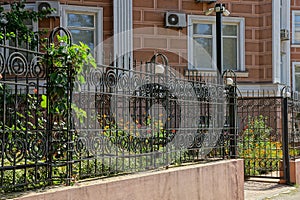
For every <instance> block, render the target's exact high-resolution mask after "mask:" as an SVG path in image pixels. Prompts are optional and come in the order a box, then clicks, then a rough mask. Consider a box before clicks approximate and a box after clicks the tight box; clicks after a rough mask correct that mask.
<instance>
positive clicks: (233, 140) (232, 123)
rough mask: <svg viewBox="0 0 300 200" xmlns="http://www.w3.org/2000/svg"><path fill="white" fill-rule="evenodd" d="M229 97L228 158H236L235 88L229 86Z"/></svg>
mask: <svg viewBox="0 0 300 200" xmlns="http://www.w3.org/2000/svg"><path fill="white" fill-rule="evenodd" d="M228 90H229V91H228V93H229V94H228V96H229V133H230V158H233V159H236V158H237V136H236V133H237V124H236V115H237V108H236V107H237V100H236V86H235V85H231V86H229V89H228Z"/></svg>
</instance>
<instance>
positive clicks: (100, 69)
mask: <svg viewBox="0 0 300 200" xmlns="http://www.w3.org/2000/svg"><path fill="white" fill-rule="evenodd" d="M61 32H63V33H64V34H65V35H69V32H68V31H67V30H65V29H61V28H58V29H55V30H54V32H52V33H51V37H50V42H51V41H52V42H54V43H55V42H56V43H55V45H66V43H68V41H69V42H71V38H69V40H67V41H65V42H61V41H56V39H55V37H54V35H55V34H60V33H61ZM69 37H71V36H70V35H69ZM7 42H9V41H8V40H2V43H1V44H0V74H1V79H0V84H1V85H0V112H1V116H0V118H1V120H0V136H1V139H0V148H1V149H0V155H1V162H0V173H1V174H0V175H1V176H0V189H1V190H2V191H4V192H11V191H15V190H24V189H30V188H37V187H44V186H47V185H53V184H71V183H72V182H74V181H78V180H80V179H84V178H88V177H89V178H91V177H106V176H110V175H115V174H123V173H133V172H137V171H146V170H151V169H155V168H159V167H167V166H170V165H178V164H180V163H183V162H195V161H203V160H205V161H209V160H218V159H225V158H228V157H232V155H233V154H234V153H233V148H232V147H233V145H234V143H232V142H229V140H230V139H232V133H233V132H232V131H228V130H226V129H227V128H226V127H225V128H224V123H227V122H226V121H227V119H228V118H227V117H225V116H226V114H228V112H227V109H228V106H229V104H227V100H228V99H227V98H226V96H227V95H228V93H226V91H227V92H228V88H227V87H224V85H222V84H221V85H219V83H220V81H219V80H217V77H216V76H214V75H211V74H210V75H205V74H199V73H196V72H188V73H187V74H186V75H182V74H180V73H178V72H177V71H175V70H173V69H172V68H171V67H170V66H169V65H168V61H167V58H166V57H165V56H164V55H162V54H156V55H154V57H153V58H152V59H149V61H150V62H145V63H143V62H139V63H137V62H132V61H129V62H127V63H132V64H131V65H125V64H123V63H122V62H119V61H117V62H113V63H116V65H117V64H118V65H117V66H116V65H112V66H107V65H99V66H97V67H96V68H93V67H89V66H86V67H84V69H83V71H82V75H83V77H84V79H85V83H79V82H78V81H76V79H75V78H74V75H73V73H74V72H73V71H72V70H71V68H70V67H69V65H68V63H63V64H62V66H59V67H57V66H55V67H54V65H53V66H52V65H45V64H44V65H42V63H46V64H47V63H49V62H45V60H43V62H41V59H49V57H50V58H51V56H53V55H44V54H43V53H40V52H39V51H33V49H24V48H20V47H19V46H18V42H16V43H14V44H15V46H13V47H12V46H10V45H11V43H7ZM25 46H26V45H25ZM22 47H24V46H22ZM62 49H63V48H62ZM36 50H37V49H36ZM53 58H55V57H53ZM56 59H57V57H56ZM50 61H51V60H50ZM50 63H51V62H50ZM52 63H53V62H52ZM159 63H160V64H159ZM62 78H66V79H65V80H67V82H66V83H65V82H63V81H61V79H62ZM56 80H60V82H59V83H56ZM60 93H61V94H60ZM58 97H63V99H61V98H58ZM57 102H59V103H57ZM230 105H233V104H230ZM60 106H63V107H62V108H61V107H60ZM231 124H232V123H231ZM232 130H233V129H232Z"/></svg>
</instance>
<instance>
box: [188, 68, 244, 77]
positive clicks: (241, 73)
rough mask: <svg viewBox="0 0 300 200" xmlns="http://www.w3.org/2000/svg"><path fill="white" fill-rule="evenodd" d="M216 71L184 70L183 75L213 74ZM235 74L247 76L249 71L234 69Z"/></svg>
mask: <svg viewBox="0 0 300 200" xmlns="http://www.w3.org/2000/svg"><path fill="white" fill-rule="evenodd" d="M216 73H217V72H216V71H203V70H186V71H185V76H215V75H216ZM235 75H236V77H237V78H248V77H249V72H247V71H236V72H235Z"/></svg>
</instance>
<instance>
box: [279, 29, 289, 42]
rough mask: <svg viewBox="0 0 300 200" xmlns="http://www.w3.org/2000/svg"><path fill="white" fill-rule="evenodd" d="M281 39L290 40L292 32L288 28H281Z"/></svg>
mask: <svg viewBox="0 0 300 200" xmlns="http://www.w3.org/2000/svg"><path fill="white" fill-rule="evenodd" d="M280 39H281V40H282V41H284V40H289V39H290V33H289V30H287V29H281V30H280Z"/></svg>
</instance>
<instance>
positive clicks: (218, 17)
mask: <svg viewBox="0 0 300 200" xmlns="http://www.w3.org/2000/svg"><path fill="white" fill-rule="evenodd" d="M215 11H216V38H217V39H216V48H217V69H218V73H219V75H221V74H222V73H223V64H222V50H223V45H222V14H223V4H216V5H215Z"/></svg>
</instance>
